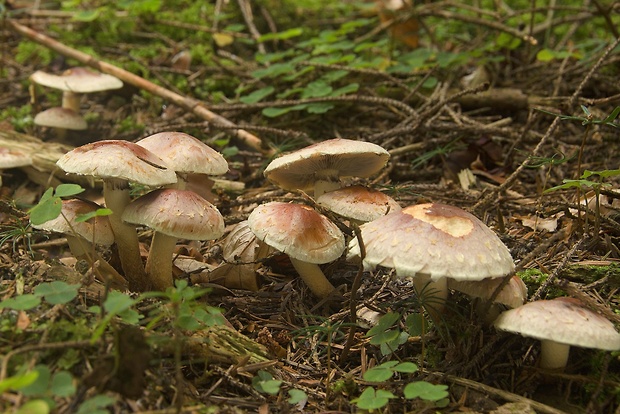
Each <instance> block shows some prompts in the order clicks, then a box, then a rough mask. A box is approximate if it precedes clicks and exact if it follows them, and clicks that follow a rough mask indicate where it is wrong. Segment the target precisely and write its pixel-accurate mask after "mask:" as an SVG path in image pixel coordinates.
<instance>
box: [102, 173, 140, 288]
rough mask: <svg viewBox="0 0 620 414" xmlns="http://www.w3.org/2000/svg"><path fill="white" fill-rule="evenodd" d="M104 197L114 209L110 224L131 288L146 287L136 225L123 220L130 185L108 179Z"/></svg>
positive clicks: (104, 183) (111, 208) (107, 203)
mask: <svg viewBox="0 0 620 414" xmlns="http://www.w3.org/2000/svg"><path fill="white" fill-rule="evenodd" d="M103 197H104V199H105V204H106V207H107V208H109V209H110V210H112V214H111V215H110V216H109V220H110V226H112V231H113V232H114V239H115V242H116V245H117V247H118V255H119V256H120V259H121V266H122V267H123V272H124V273H125V277H126V278H127V280H129V283H130V288H131V289H136V290H144V289H145V288H146V281H147V278H146V272H145V271H144V265H143V264H142V258H141V256H140V242H139V240H138V233H137V232H136V228H135V226H132V225H130V224H127V223H125V222H124V221H122V220H121V216H122V215H123V211H124V210H125V207H127V204H129V185H128V184H127V182H126V181H125V180H115V179H108V180H104V182H103Z"/></svg>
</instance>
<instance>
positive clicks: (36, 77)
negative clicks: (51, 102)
mask: <svg viewBox="0 0 620 414" xmlns="http://www.w3.org/2000/svg"><path fill="white" fill-rule="evenodd" d="M30 80H31V81H32V82H33V83H36V84H38V85H41V86H45V87H48V88H52V89H59V90H61V91H62V106H61V107H53V108H49V109H47V110H45V111H43V112H40V113H38V114H37V115H36V116H35V118H34V123H35V124H36V125H40V126H44V127H50V128H52V129H53V130H54V131H55V132H56V135H57V137H58V138H63V137H64V136H65V135H66V131H67V130H84V129H86V127H87V125H86V121H85V120H84V118H82V116H81V115H80V102H81V99H82V95H83V94H85V93H95V92H103V91H108V90H113V89H119V88H122V87H123V82H122V81H121V80H120V79H118V78H116V77H114V76H111V75H108V74H105V73H99V72H95V71H93V70H91V69H88V68H84V67H75V68H71V69H67V70H66V71H64V72H63V73H62V74H60V75H55V74H50V73H47V72H43V71H40V70H39V71H36V72H35V73H33V74H32V75H30Z"/></svg>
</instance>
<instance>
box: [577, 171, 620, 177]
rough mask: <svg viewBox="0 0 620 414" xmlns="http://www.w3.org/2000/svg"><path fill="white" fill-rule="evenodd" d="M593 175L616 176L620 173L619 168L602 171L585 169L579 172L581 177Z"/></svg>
mask: <svg viewBox="0 0 620 414" xmlns="http://www.w3.org/2000/svg"><path fill="white" fill-rule="evenodd" d="M593 175H598V176H599V177H601V178H609V177H617V176H618V175H620V170H603V171H590V170H585V171H584V172H583V174H581V178H590V177H591V176H593Z"/></svg>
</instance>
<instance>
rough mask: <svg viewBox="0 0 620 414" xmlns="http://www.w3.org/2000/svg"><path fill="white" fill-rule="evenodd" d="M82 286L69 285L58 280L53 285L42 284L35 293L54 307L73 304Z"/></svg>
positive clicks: (35, 289)
mask: <svg viewBox="0 0 620 414" xmlns="http://www.w3.org/2000/svg"><path fill="white" fill-rule="evenodd" d="M79 288H80V285H78V284H75V285H69V284H67V283H65V282H61V281H59V280H56V281H54V282H51V283H41V284H40V285H38V286H37V287H36V288H34V293H35V295H37V296H41V297H43V298H44V299H45V300H46V301H47V302H49V303H51V304H52V305H60V304H63V303H68V302H71V301H72V300H73V299H75V297H76V296H77V294H78V290H79Z"/></svg>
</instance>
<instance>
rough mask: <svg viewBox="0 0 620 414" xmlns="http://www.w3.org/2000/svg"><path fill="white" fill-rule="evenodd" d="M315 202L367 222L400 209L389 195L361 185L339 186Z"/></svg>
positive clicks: (344, 215)
mask: <svg viewBox="0 0 620 414" xmlns="http://www.w3.org/2000/svg"><path fill="white" fill-rule="evenodd" d="M316 202H317V204H319V205H321V206H323V207H325V208H327V209H329V210H331V211H333V212H334V213H336V214H339V215H341V216H343V217H345V218H348V219H352V220H357V221H359V222H368V221H373V220H376V219H378V218H379V217H381V216H385V215H386V214H387V213H393V212H395V211H400V210H401V207H400V205H399V204H398V203H397V202H396V201H395V200H394V199H393V198H392V197H390V196H388V195H386V194H384V193H382V192H381V191H378V190H373V189H370V188H367V187H364V186H361V185H353V186H350V187H344V188H340V189H338V190H333V191H329V192H327V193H325V194H321V195H320V196H319V197H318V198H317V199H316Z"/></svg>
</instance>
